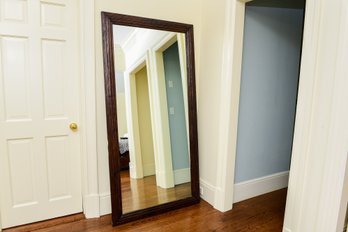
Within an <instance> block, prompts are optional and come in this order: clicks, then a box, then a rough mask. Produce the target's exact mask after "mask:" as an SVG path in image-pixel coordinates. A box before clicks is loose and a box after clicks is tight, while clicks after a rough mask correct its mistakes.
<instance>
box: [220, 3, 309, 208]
mask: <svg viewBox="0 0 348 232" xmlns="http://www.w3.org/2000/svg"><path fill="white" fill-rule="evenodd" d="M251 1H253V0H233V1H228V0H227V1H226V6H227V7H226V18H225V34H224V43H223V51H224V52H223V62H222V63H223V66H222V81H221V90H222V91H221V95H220V102H221V105H220V122H221V123H220V127H219V138H220V139H219V153H218V158H217V180H216V192H215V198H214V207H215V208H216V209H218V210H220V211H222V212H225V211H228V210H230V209H232V208H233V203H234V179H235V165H236V164H235V161H236V155H237V154H236V153H237V131H238V116H239V100H240V87H241V75H242V55H243V39H244V20H245V4H246V3H248V2H251ZM306 14H307V12H306ZM306 18H307V15H306ZM305 21H306V20H305ZM304 49H308V48H305V47H303V50H304ZM230 54H232V56H231V55H230ZM301 63H303V61H301ZM300 120H301V118H298V117H296V122H295V124H296V123H299V122H298V121H300ZM226 124H228V125H227V126H226ZM295 133H296V131H294V136H295ZM294 143H295V142H294ZM294 145H295V144H294ZM291 171H293V170H291Z"/></svg>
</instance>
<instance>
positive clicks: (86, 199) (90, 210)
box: [83, 194, 100, 218]
mask: <svg viewBox="0 0 348 232" xmlns="http://www.w3.org/2000/svg"><path fill="white" fill-rule="evenodd" d="M83 213H84V214H85V217H86V218H97V217H99V216H100V215H99V195H98V194H90V195H85V196H83Z"/></svg>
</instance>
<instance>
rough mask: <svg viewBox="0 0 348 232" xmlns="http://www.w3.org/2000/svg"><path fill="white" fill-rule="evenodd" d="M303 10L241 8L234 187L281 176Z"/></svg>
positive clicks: (290, 126) (292, 107)
mask: <svg viewBox="0 0 348 232" xmlns="http://www.w3.org/2000/svg"><path fill="white" fill-rule="evenodd" d="M302 21H303V10H298V9H283V8H268V7H252V6H250V7H246V16H245V29H244V47H243V66H242V80H241V97H240V106H239V123H238V142H237V158H236V173H235V174H236V175H235V183H240V182H243V181H247V180H251V179H255V178H259V177H263V176H267V175H271V174H274V173H278V172H282V171H287V170H289V166H290V159H291V147H292V137H293V127H294V117H295V108H296V96H297V85H298V71H299V58H300V50H301V35H302Z"/></svg>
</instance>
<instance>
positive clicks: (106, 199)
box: [98, 193, 111, 216]
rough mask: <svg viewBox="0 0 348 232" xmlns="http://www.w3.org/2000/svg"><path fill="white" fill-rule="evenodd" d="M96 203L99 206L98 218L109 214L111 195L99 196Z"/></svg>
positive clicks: (103, 194)
mask: <svg viewBox="0 0 348 232" xmlns="http://www.w3.org/2000/svg"><path fill="white" fill-rule="evenodd" d="M98 201H99V204H100V216H104V215H107V214H111V194H110V193H102V194H99V196H98Z"/></svg>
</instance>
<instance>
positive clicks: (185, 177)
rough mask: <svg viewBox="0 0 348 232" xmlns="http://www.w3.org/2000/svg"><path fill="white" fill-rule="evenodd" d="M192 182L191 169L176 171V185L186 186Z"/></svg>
mask: <svg viewBox="0 0 348 232" xmlns="http://www.w3.org/2000/svg"><path fill="white" fill-rule="evenodd" d="M189 182H191V169H190V168H183V169H178V170H174V184H175V185H179V184H184V183H189Z"/></svg>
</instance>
